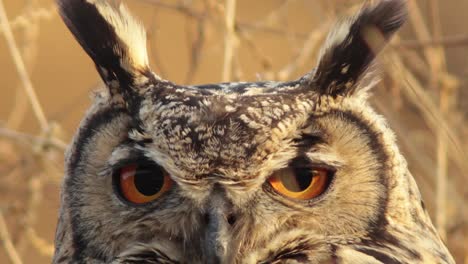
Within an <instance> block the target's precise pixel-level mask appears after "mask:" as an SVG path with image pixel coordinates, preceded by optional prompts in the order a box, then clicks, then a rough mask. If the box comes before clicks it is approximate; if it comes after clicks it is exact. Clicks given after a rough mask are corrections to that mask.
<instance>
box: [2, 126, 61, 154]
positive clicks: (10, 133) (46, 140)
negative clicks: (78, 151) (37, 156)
mask: <svg viewBox="0 0 468 264" xmlns="http://www.w3.org/2000/svg"><path fill="white" fill-rule="evenodd" d="M0 137H6V138H11V139H16V140H19V141H29V142H31V141H32V142H33V143H35V144H43V145H49V146H53V147H55V148H57V149H59V150H60V151H64V150H65V149H66V148H67V143H65V142H63V141H62V140H60V139H58V138H53V137H40V136H34V135H28V134H24V133H21V132H17V131H14V130H10V129H7V128H2V127H0Z"/></svg>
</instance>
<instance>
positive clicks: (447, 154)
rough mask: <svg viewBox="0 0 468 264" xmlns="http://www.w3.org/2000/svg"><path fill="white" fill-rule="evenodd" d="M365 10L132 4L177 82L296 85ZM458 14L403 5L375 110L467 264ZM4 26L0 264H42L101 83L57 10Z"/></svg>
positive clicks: (339, 4) (18, 14) (299, 1)
mask: <svg viewBox="0 0 468 264" xmlns="http://www.w3.org/2000/svg"><path fill="white" fill-rule="evenodd" d="M359 2H360V1H344V0H335V1H328V0H321V1H313V2H312V1H306V0H275V1H271V0H262V1H255V2H254V1H247V0H237V1H236V0H226V1H224V2H219V1H215V0H203V1H183V0H180V1H176V0H172V1H169V0H167V1H163V0H137V1H132V3H131V8H132V9H134V10H135V12H134V13H136V14H137V15H139V16H140V15H141V17H143V20H144V22H145V24H146V26H147V28H148V31H149V32H148V33H149V36H150V50H151V55H152V56H151V57H152V63H153V65H154V69H155V70H156V71H157V72H158V73H159V74H160V75H162V76H163V77H165V78H168V79H171V80H174V81H176V82H179V83H189V82H190V83H202V82H218V81H228V80H239V79H247V80H255V79H277V80H288V79H293V78H296V77H298V76H300V75H301V74H303V73H305V72H307V71H308V70H310V68H311V67H313V65H314V63H315V60H316V55H317V51H318V47H319V46H320V44H321V42H322V41H323V39H324V37H325V34H326V32H327V28H328V27H329V26H330V24H331V23H332V21H333V20H334V19H335V17H336V14H337V13H344V12H348V11H349V10H351V11H352V10H355V9H356V7H357V6H358V3H359ZM4 4H6V8H5V6H4ZM461 5H462V4H461V3H460V2H459V1H457V0H449V1H441V0H430V1H426V0H421V1H414V0H413V1H411V0H410V1H409V6H410V19H409V21H408V23H407V25H406V26H405V28H404V30H403V31H402V32H401V34H400V35H399V36H398V37H397V38H395V39H394V41H393V42H392V44H391V46H390V47H389V48H388V49H387V50H386V51H385V54H384V55H383V56H381V62H382V65H383V68H384V72H383V81H382V82H381V84H379V85H378V86H379V87H378V88H377V89H376V90H375V96H374V98H373V102H374V105H375V106H376V107H377V108H378V110H379V112H381V113H382V114H383V115H385V116H386V118H387V119H388V120H389V122H390V125H391V127H392V128H393V129H394V130H395V132H396V133H397V135H398V140H399V144H400V146H401V148H402V150H403V152H404V153H405V155H406V157H407V159H408V162H409V164H410V168H411V170H412V172H413V175H414V176H415V178H416V180H417V181H418V184H419V186H420V189H421V192H422V194H423V196H424V198H425V201H426V204H427V205H428V209H429V212H430V214H431V216H432V217H433V220H434V223H435V224H436V226H437V228H438V230H439V232H440V233H441V234H442V236H443V237H444V239H445V240H446V241H447V243H448V246H449V248H450V250H451V251H452V253H453V254H454V255H455V257H456V260H457V263H468V238H467V237H468V236H467V235H468V222H467V220H468V214H467V206H468V205H467V204H468V203H467V197H468V195H467V194H468V193H467V191H468V190H467V188H466V187H465V186H466V185H465V184H466V181H467V180H468V176H467V175H468V174H466V173H465V172H466V171H468V162H467V161H468V159H467V151H468V103H467V101H466V100H463V98H466V97H467V96H468V89H467V87H466V86H467V82H466V80H467V77H468V65H467V63H466V58H467V57H468V32H466V28H464V27H463V26H460V27H457V26H456V25H458V24H461V25H463V23H464V21H465V17H464V15H458V16H457V14H463V12H462V13H460V12H458V13H457V12H456V11H457V9H462V10H463V7H462V6H461ZM467 7H468V6H465V10H466V8H467ZM347 10H348V11H347ZM7 16H9V17H8V19H7ZM0 23H1V25H0V26H1V27H0V42H4V43H0V45H5V46H0V48H1V47H4V48H3V49H0V61H1V62H2V64H1V70H2V72H4V73H5V78H4V81H3V83H2V84H3V89H2V96H1V97H0V175H1V176H0V240H1V243H0V246H1V247H0V259H7V260H8V261H9V262H11V263H30V262H34V263H42V262H43V263H47V262H50V258H51V256H52V253H53V232H54V228H53V227H54V226H55V223H56V213H57V207H58V191H59V186H60V180H61V177H62V174H63V152H64V150H65V148H66V144H67V143H66V142H69V140H70V138H71V135H72V134H73V131H74V130H75V129H76V127H77V125H78V120H79V117H80V116H82V114H83V110H84V109H85V108H86V105H87V104H88V103H87V102H88V101H86V100H84V99H85V98H86V94H88V93H89V91H90V90H92V89H90V87H91V86H93V87H95V86H96V83H97V82H98V78H97V75H96V74H95V73H93V71H92V70H93V69H92V66H91V63H90V62H89V61H88V59H87V58H86V57H85V55H84V54H83V53H82V51H81V50H80V49H79V47H78V46H77V45H76V44H75V43H74V42H73V40H72V39H71V38H70V35H69V33H68V32H67V31H66V30H65V28H64V27H63V26H62V25H61V22H60V20H59V19H58V16H57V14H56V11H55V7H54V5H53V2H52V1H51V0H43V1H39V0H23V1H14V0H0ZM454 25H455V26H454ZM461 30H465V32H463V31H461ZM446 31H447V32H448V33H447V32H446ZM44 43H45V44H44ZM53 45H58V46H57V47H55V46H53ZM58 53H60V54H62V57H58V58H55V59H52V58H54V54H58ZM64 54H65V55H64ZM460 58H464V59H460ZM49 59H50V61H48V60H49ZM70 64H71V65H72V66H68V65H70ZM57 65H65V66H63V68H64V69H61V68H60V67H62V66H57ZM81 69H87V70H81ZM64 86H66V87H64ZM63 89H69V90H65V91H62V90H63ZM36 94H37V95H36ZM31 117H34V118H31ZM2 263H3V262H2ZM7 263H8V262H7Z"/></svg>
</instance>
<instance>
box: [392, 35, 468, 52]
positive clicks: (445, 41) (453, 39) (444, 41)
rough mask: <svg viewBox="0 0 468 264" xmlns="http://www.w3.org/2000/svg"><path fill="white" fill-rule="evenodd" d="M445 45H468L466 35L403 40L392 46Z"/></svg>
mask: <svg viewBox="0 0 468 264" xmlns="http://www.w3.org/2000/svg"><path fill="white" fill-rule="evenodd" d="M439 45H440V46H445V47H453V46H464V45H468V35H456V36H448V37H443V38H439V39H429V40H425V41H420V40H403V41H401V42H400V43H398V44H394V45H393V46H394V47H398V48H411V49H416V48H421V47H427V46H439Z"/></svg>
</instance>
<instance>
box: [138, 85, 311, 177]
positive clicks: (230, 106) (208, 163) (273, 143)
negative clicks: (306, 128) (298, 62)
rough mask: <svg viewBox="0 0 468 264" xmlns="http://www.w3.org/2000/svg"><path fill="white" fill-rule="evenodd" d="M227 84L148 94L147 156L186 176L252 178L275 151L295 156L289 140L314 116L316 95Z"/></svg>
mask: <svg viewBox="0 0 468 264" xmlns="http://www.w3.org/2000/svg"><path fill="white" fill-rule="evenodd" d="M226 86H227V84H224V88H222V87H216V88H217V89H205V90H201V91H200V90H191V89H182V88H179V91H175V90H173V92H172V93H168V94H166V95H163V96H161V94H158V95H154V94H151V95H150V96H146V97H145V98H144V99H143V100H142V102H141V103H140V107H139V113H138V116H139V119H140V120H139V123H140V126H141V128H140V130H141V131H144V132H143V133H144V134H145V138H147V139H148V138H149V139H151V143H150V144H148V145H146V151H148V152H149V155H154V156H156V159H163V160H162V161H161V160H159V161H161V162H162V163H164V164H174V166H175V167H176V168H177V170H184V171H185V172H186V173H192V174H193V172H194V171H196V172H197V173H199V174H209V173H213V172H218V173H222V174H229V173H232V174H236V175H240V174H246V175H247V174H248V175H250V176H251V177H254V175H253V174H254V173H253V171H252V169H253V168H256V169H257V170H260V169H261V168H260V167H259V163H261V162H262V161H263V160H267V159H270V158H271V155H272V154H273V153H281V152H284V151H287V152H291V148H293V146H292V144H290V141H291V140H292V139H294V138H296V137H298V136H299V134H300V129H301V128H302V127H303V125H304V124H305V123H306V121H307V119H308V118H309V117H310V115H311V113H313V112H314V109H315V106H316V100H314V96H311V95H310V94H301V93H297V92H296V89H298V87H297V86H293V87H292V86H287V87H286V86H283V88H279V89H278V88H276V90H274V91H273V92H272V90H270V89H269V88H270V87H269V86H260V85H250V86H247V85H244V84H243V85H241V86H232V85H231V89H226ZM239 87H241V88H239ZM284 87H286V88H284ZM232 88H234V89H232ZM233 90H235V91H233ZM233 170H234V171H235V172H233ZM244 178H245V177H244Z"/></svg>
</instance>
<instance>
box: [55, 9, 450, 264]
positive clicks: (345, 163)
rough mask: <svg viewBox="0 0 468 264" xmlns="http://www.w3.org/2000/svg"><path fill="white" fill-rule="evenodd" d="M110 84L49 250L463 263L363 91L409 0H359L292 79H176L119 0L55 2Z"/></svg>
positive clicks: (89, 254) (87, 256)
mask: <svg viewBox="0 0 468 264" xmlns="http://www.w3.org/2000/svg"><path fill="white" fill-rule="evenodd" d="M58 6H59V12H60V14H61V16H62V18H63V20H64V22H65V24H66V25H67V26H68V28H69V29H70V31H71V32H72V33H73V35H74V36H75V38H76V39H77V41H78V42H79V43H80V45H81V46H82V47H83V49H84V50H85V51H86V53H87V54H88V55H89V56H90V57H91V59H92V60H93V61H94V63H95V65H96V69H97V71H98V73H99V74H100V76H101V78H102V79H103V81H104V83H105V84H106V89H105V90H104V91H102V92H101V93H98V94H97V95H96V98H95V99H94V104H93V106H92V107H91V108H90V109H89V110H88V112H87V114H86V117H85V118H84V120H83V121H82V122H81V125H80V127H79V129H78V131H77V133H76V135H75V137H74V140H73V142H72V144H71V146H70V148H69V150H68V154H67V158H66V173H65V177H64V182H63V189H62V194H61V208H60V212H59V221H58V227H57V232H56V238H55V255H54V260H53V262H54V263H116V264H118V263H247V264H249V263H454V260H453V258H452V256H451V255H450V253H449V252H448V250H447V248H446V246H445V245H444V244H443V242H442V241H441V239H440V237H439V235H438V233H437V232H436V230H435V229H434V226H433V225H432V223H431V220H430V218H429V216H428V214H427V212H426V210H425V207H424V203H423V201H422V200H421V196H420V193H419V190H418V188H417V186H416V183H415V181H414V179H413V177H412V175H411V173H410V172H409V171H408V167H407V164H406V162H405V159H404V158H403V157H402V155H401V154H400V151H399V150H398V147H397V145H396V143H395V137H394V134H393V133H392V131H391V130H390V128H389V127H388V126H387V124H386V122H385V120H384V119H383V118H382V117H381V116H379V115H378V114H376V113H375V112H374V110H373V109H372V108H371V106H370V105H369V103H368V91H369V89H370V88H371V87H372V86H373V84H374V83H375V78H374V77H373V76H374V75H373V74H371V71H370V69H371V68H374V67H373V65H375V63H374V59H375V57H376V55H377V54H378V53H379V52H380V51H381V50H382V49H383V48H384V46H385V44H386V43H387V42H388V40H389V39H390V38H391V36H392V35H393V34H394V33H395V32H396V31H397V30H398V28H399V27H400V26H401V25H402V24H403V23H404V21H405V19H406V4H405V1H404V0H383V1H380V2H378V3H374V4H370V3H367V4H365V5H364V6H363V7H362V8H361V9H360V11H359V12H357V14H355V15H354V16H352V17H347V18H343V19H341V20H340V21H339V22H338V23H337V24H336V25H335V26H334V28H332V30H331V31H330V33H329V35H328V37H327V39H326V41H325V43H324V44H323V47H322V49H321V51H320V55H319V59H318V62H317V66H316V68H315V69H314V70H312V71H310V72H309V73H307V74H305V75H304V76H303V77H301V78H299V79H297V80H292V81H287V82H274V81H265V82H236V83H220V84H208V85H194V86H182V85H178V84H175V83H173V82H171V81H168V80H165V79H163V78H162V77H160V76H158V75H157V74H155V73H154V72H153V71H151V69H150V67H149V63H148V55H147V49H146V35H145V29H144V28H143V27H142V26H141V24H140V23H139V22H137V20H135V19H134V18H133V17H132V16H131V15H130V13H129V11H128V9H126V7H124V6H123V5H122V4H117V3H114V2H110V1H105V0H58Z"/></svg>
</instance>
